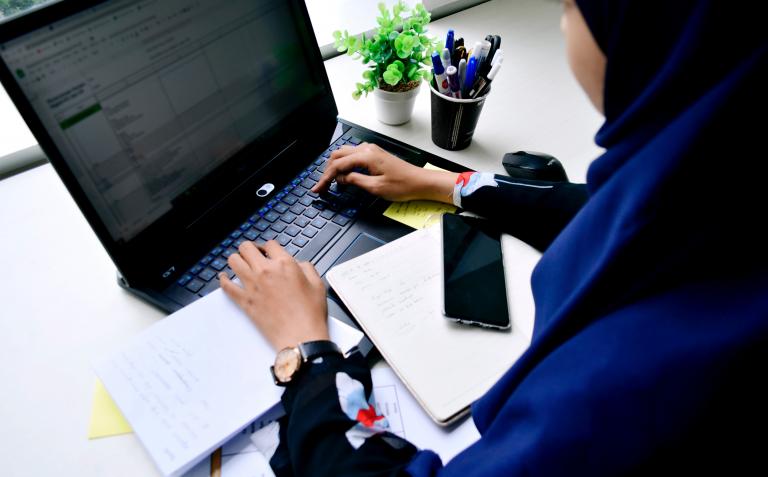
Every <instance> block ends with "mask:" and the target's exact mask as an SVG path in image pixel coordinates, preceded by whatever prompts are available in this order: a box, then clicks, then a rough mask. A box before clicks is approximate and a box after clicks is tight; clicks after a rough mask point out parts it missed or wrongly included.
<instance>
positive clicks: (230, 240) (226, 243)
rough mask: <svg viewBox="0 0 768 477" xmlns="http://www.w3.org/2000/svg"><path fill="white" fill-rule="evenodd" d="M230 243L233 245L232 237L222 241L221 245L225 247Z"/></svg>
mask: <svg viewBox="0 0 768 477" xmlns="http://www.w3.org/2000/svg"><path fill="white" fill-rule="evenodd" d="M230 245H232V239H231V238H228V239H226V240H225V241H223V242H221V246H222V247H224V248H226V247H229V246H230Z"/></svg>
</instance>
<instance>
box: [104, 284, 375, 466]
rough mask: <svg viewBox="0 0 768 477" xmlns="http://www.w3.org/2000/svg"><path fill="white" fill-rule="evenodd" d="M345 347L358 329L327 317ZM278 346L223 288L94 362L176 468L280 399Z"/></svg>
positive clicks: (155, 455) (161, 456) (153, 446)
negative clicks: (274, 369) (273, 368)
mask: <svg viewBox="0 0 768 477" xmlns="http://www.w3.org/2000/svg"><path fill="white" fill-rule="evenodd" d="M329 329H330V333H331V338H332V339H333V340H334V341H336V343H337V344H339V346H340V347H341V348H342V349H345V350H347V349H349V348H351V347H353V346H355V345H356V344H357V343H358V342H359V340H360V338H361V336H362V334H361V333H360V332H359V331H357V330H355V329H353V328H351V327H349V326H347V325H344V324H343V323H341V322H339V321H338V320H335V319H331V320H329ZM274 357H275V351H274V350H273V349H272V347H271V346H270V345H269V343H268V342H267V341H266V340H265V339H264V337H262V336H261V334H259V332H258V331H257V330H256V327H255V326H254V325H253V324H252V323H251V322H250V320H249V319H248V317H247V316H246V315H245V314H244V313H242V311H241V310H240V309H239V308H238V307H237V306H236V305H235V304H234V303H233V302H232V301H231V300H229V298H227V296H226V295H225V294H224V293H223V292H222V291H221V290H217V291H215V292H213V293H211V294H210V295H208V296H206V297H205V298H202V299H200V300H198V301H197V302H195V303H193V304H191V305H189V306H187V307H186V308H183V309H182V310H180V311H178V312H176V313H174V314H173V315H171V316H169V317H167V318H165V319H163V320H162V321H160V322H158V323H157V324H155V325H153V326H151V327H150V328H149V329H147V330H145V331H144V332H142V333H141V334H139V335H138V336H136V337H135V338H133V339H132V340H131V341H130V342H129V343H128V344H127V345H126V346H125V347H124V348H123V349H122V350H120V351H118V352H116V353H114V354H113V355H112V356H110V357H108V358H106V359H104V360H102V361H100V362H98V363H96V364H95V366H94V368H95V371H96V374H97V375H98V376H99V378H100V379H101V380H102V382H103V383H104V385H105V387H106V388H107V390H108V391H109V393H110V395H111V396H112V397H113V398H114V400H115V402H116V403H117V406H118V407H119V408H120V411H121V412H122V413H123V415H124V416H125V418H126V419H127V420H128V422H129V423H130V424H131V426H132V427H133V429H134V431H135V432H136V435H137V436H138V437H139V439H140V440H141V442H142V444H143V445H144V447H145V448H146V449H147V451H148V452H149V454H150V455H151V457H152V459H153V460H154V462H155V464H156V465H157V467H158V468H159V470H160V471H161V472H162V473H163V474H164V475H181V474H182V473H183V472H184V471H186V470H188V469H190V468H192V466H194V465H195V464H196V463H197V462H198V461H200V460H202V459H204V458H206V457H208V455H209V454H210V453H211V452H213V450H214V449H216V448H217V447H219V446H220V445H221V444H222V443H224V442H226V441H227V440H229V439H230V438H231V437H233V436H234V435H236V434H237V433H238V432H239V431H240V430H241V429H243V428H244V427H245V426H247V425H248V424H249V423H251V422H252V421H254V420H255V419H256V418H257V417H259V416H261V415H262V414H264V413H265V412H266V411H267V410H269V409H270V408H271V407H272V406H274V405H275V404H276V403H277V402H278V401H279V400H280V395H281V393H282V389H281V388H279V387H277V386H275V385H274V383H273V381H272V376H271V374H270V372H269V366H270V365H271V364H272V363H273V362H274Z"/></svg>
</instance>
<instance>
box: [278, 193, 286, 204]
mask: <svg viewBox="0 0 768 477" xmlns="http://www.w3.org/2000/svg"><path fill="white" fill-rule="evenodd" d="M286 193H287V192H285V191H280V192H278V193H277V195H276V196H275V200H280V199H282V198H283V197H285V194H286ZM275 205H277V204H275Z"/></svg>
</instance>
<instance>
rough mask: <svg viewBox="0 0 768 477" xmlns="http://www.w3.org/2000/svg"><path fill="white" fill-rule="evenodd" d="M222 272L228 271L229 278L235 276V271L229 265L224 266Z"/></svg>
mask: <svg viewBox="0 0 768 477" xmlns="http://www.w3.org/2000/svg"><path fill="white" fill-rule="evenodd" d="M222 272H224V273H226V274H227V276H228V277H229V278H233V277H234V276H235V272H233V271H232V269H231V268H229V267H226V268H224V270H222Z"/></svg>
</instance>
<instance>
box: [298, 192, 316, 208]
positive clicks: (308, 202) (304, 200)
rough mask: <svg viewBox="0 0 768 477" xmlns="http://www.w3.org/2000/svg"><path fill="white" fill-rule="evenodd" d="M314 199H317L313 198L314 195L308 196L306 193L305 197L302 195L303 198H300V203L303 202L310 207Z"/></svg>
mask: <svg viewBox="0 0 768 477" xmlns="http://www.w3.org/2000/svg"><path fill="white" fill-rule="evenodd" d="M314 201H315V199H313V198H312V197H310V196H308V195H305V196H304V197H302V198H301V199H299V203H300V204H302V205H304V206H307V207H309V206H310V205H312V203H313V202H314Z"/></svg>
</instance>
